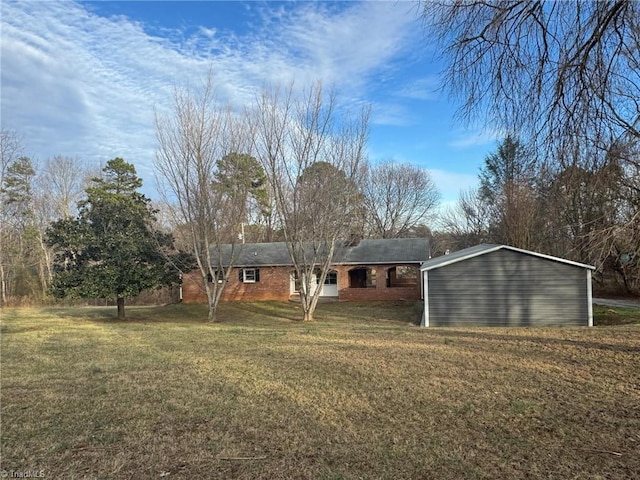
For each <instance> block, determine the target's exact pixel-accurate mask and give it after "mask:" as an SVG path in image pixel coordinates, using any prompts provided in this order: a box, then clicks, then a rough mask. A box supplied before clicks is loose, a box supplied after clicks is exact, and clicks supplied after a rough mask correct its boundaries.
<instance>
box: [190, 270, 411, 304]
mask: <svg viewBox="0 0 640 480" xmlns="http://www.w3.org/2000/svg"><path fill="white" fill-rule="evenodd" d="M393 266H395V265H384V266H380V265H359V266H357V267H356V266H346V265H339V266H336V267H334V268H333V269H334V270H335V271H336V272H338V295H339V296H338V298H339V299H340V300H345V301H349V300H351V301H360V300H365V301H366V300H419V299H420V294H421V292H420V280H419V275H420V272H419V270H418V269H416V275H417V277H418V278H417V279H416V284H415V285H408V286H402V287H391V288H388V287H387V281H386V276H387V270H388V269H389V268H391V267H393ZM358 267H366V268H370V269H374V270H375V272H376V286H375V287H369V288H350V287H349V271H350V270H352V269H354V268H358ZM238 271H239V269H236V268H234V269H233V272H231V277H230V278H229V283H228V284H227V286H226V288H225V290H224V292H223V294H222V300H224V301H226V300H247V301H256V300H257V301H260V300H279V301H287V300H289V298H290V288H291V284H290V274H291V272H292V271H293V267H262V268H260V281H258V282H256V283H243V282H241V281H240V279H239V277H238ZM182 299H183V300H182V301H183V302H185V303H194V302H196V303H203V302H206V301H207V297H206V294H205V292H204V287H203V286H202V279H201V278H200V273H199V272H197V271H196V272H191V273H189V274H186V275H184V276H183V278H182Z"/></svg>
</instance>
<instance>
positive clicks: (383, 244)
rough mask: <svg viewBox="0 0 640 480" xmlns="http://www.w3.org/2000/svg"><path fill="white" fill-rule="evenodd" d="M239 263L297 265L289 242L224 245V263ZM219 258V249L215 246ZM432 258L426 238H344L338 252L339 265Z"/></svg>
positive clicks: (239, 264)
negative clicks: (350, 241) (352, 242)
mask: <svg viewBox="0 0 640 480" xmlns="http://www.w3.org/2000/svg"><path fill="white" fill-rule="evenodd" d="M232 252H233V258H235V261H234V262H233V264H234V265H235V266H238V267H266V266H284V265H286V266H289V265H293V262H292V261H291V257H290V255H289V251H288V249H287V244H286V243H284V242H274V243H247V244H244V245H241V244H238V245H234V246H233V248H232V246H231V245H223V246H222V258H223V264H224V265H228V264H229V263H230V259H231V258H232ZM212 256H213V257H214V258H215V256H216V252H215V250H212ZM427 258H429V241H428V240H427V239H426V238H389V239H375V240H361V241H360V242H359V243H358V244H357V245H354V246H349V245H348V244H346V242H341V243H340V244H339V245H338V247H337V249H336V253H335V255H334V262H333V263H334V264H336V265H355V264H361V263H367V264H383V263H422V262H424V261H425V260H426V259H427Z"/></svg>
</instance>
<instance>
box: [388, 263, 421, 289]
mask: <svg viewBox="0 0 640 480" xmlns="http://www.w3.org/2000/svg"><path fill="white" fill-rule="evenodd" d="M419 278H420V275H419V271H418V269H417V268H416V267H414V266H411V265H399V266H397V267H391V268H390V269H389V270H387V287H389V288H394V287H414V286H416V285H418V279H419Z"/></svg>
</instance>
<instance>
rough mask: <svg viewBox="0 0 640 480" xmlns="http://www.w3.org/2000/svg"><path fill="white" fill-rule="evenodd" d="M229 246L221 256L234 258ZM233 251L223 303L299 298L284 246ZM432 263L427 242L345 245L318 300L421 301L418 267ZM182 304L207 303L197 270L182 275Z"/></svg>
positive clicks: (403, 240)
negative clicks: (232, 266)
mask: <svg viewBox="0 0 640 480" xmlns="http://www.w3.org/2000/svg"><path fill="white" fill-rule="evenodd" d="M225 247H226V248H225V250H226V255H223V257H226V258H230V256H231V255H230V252H231V247H230V246H225ZM234 249H235V250H234V252H235V253H234V257H235V261H234V262H233V264H234V268H233V271H232V272H231V275H230V278H229V283H228V284H227V285H226V287H225V289H224V292H223V293H222V297H221V299H222V300H223V301H229V300H250V301H251V300H280V301H287V300H290V299H292V298H293V299H295V297H297V296H298V293H297V290H298V288H299V282H298V281H297V279H296V275H295V271H294V268H293V262H292V261H291V257H290V256H289V251H288V250H287V245H286V244H285V243H284V242H276V243H251V244H245V245H236V246H235V247H234ZM225 250H223V252H225ZM428 258H429V242H428V240H427V239H426V238H394V239H377V240H361V241H360V242H358V243H357V244H355V245H351V244H341V245H340V246H339V248H337V249H336V254H335V255H334V259H335V260H334V264H333V265H332V267H331V270H330V272H329V273H328V274H327V278H326V279H325V282H324V284H323V285H321V286H318V287H319V288H321V291H320V296H321V297H328V298H334V299H337V300H419V299H420V298H421V292H422V289H421V284H420V280H421V276H420V265H421V264H422V262H424V261H426V260H428ZM210 280H211V279H210ZM182 301H183V302H185V303H194V302H205V301H206V295H205V293H204V285H203V284H202V278H201V276H200V272H199V271H194V272H190V273H188V274H185V275H184V276H183V279H182Z"/></svg>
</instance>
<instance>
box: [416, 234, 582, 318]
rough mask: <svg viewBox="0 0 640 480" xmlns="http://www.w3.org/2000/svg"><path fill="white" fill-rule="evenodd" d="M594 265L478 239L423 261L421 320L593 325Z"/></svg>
mask: <svg viewBox="0 0 640 480" xmlns="http://www.w3.org/2000/svg"><path fill="white" fill-rule="evenodd" d="M592 270H594V267H592V266H590V265H584V264H581V263H577V262H572V261H570V260H565V259H562V258H556V257H552V256H549V255H543V254H540V253H536V252H531V251H528V250H522V249H519V248H514V247H510V246H506V245H490V244H482V245H477V246H475V247H471V248H466V249H464V250H460V251H457V252H454V253H452V254H449V255H443V256H441V257H436V258H432V259H430V260H428V261H426V262H424V263H423V264H422V267H421V274H422V282H423V298H424V314H423V317H422V323H421V325H422V326H423V327H435V326H549V325H580V326H592V325H593V310H592V304H591V272H592Z"/></svg>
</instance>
